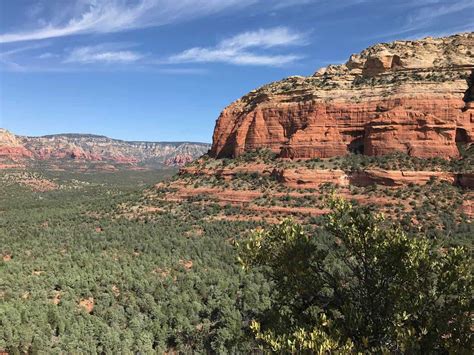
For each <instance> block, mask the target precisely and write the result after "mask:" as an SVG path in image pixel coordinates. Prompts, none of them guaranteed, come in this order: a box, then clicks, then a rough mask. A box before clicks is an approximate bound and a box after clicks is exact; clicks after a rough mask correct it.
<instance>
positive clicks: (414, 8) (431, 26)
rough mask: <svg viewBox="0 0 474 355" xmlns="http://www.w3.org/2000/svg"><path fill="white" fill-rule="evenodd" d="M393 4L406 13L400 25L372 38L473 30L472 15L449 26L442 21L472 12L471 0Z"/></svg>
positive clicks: (441, 34) (401, 2)
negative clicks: (466, 19)
mask: <svg viewBox="0 0 474 355" xmlns="http://www.w3.org/2000/svg"><path fill="white" fill-rule="evenodd" d="M394 6H395V8H398V9H402V10H403V12H404V13H406V14H408V15H404V17H403V19H402V22H403V24H402V26H400V27H399V28H398V29H396V30H394V31H390V32H385V33H379V34H377V35H376V36H373V37H372V38H383V37H389V38H390V37H393V36H400V35H404V38H407V39H410V38H420V37H423V36H443V35H449V34H453V33H456V32H463V31H473V30H474V20H473V18H472V16H471V17H470V19H469V20H468V21H467V22H466V21H464V22H462V23H461V22H458V23H456V24H453V25H451V26H450V25H448V24H446V23H443V21H445V19H447V18H449V17H452V16H457V14H471V13H474V1H473V0H448V1H447V0H418V1H413V0H400V1H399V2H397V3H395V4H394ZM468 18H469V16H468ZM441 24H442V25H441Z"/></svg>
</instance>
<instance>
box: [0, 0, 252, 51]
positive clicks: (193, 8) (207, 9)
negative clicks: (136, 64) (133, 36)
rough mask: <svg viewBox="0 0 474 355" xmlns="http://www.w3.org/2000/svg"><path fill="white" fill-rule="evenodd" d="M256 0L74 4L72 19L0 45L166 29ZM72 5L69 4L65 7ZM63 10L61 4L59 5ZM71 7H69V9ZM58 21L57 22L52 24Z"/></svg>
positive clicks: (3, 38)
mask: <svg viewBox="0 0 474 355" xmlns="http://www.w3.org/2000/svg"><path fill="white" fill-rule="evenodd" d="M256 1H257V0H75V2H74V3H73V6H72V8H74V11H73V14H72V16H70V17H69V18H67V19H66V20H64V19H62V16H60V15H59V13H61V12H64V8H57V9H54V10H55V12H57V13H58V15H57V16H53V19H52V20H51V21H50V22H48V23H46V24H45V25H44V26H42V27H40V28H36V29H33V30H29V31H21V32H12V33H4V34H0V43H8V42H20V41H30V40H41V39H46V38H54V37H63V36H70V35H76V34H85V33H110V32H119V31H124V30H130V29H137V28H144V27H150V26H159V25H165V24H168V23H174V22H178V21H183V20H186V19H189V18H195V17H199V16H203V15H209V14H212V13H216V12H220V11H223V10H225V9H228V8H231V7H237V6H245V5H248V4H251V3H255V2H256ZM66 4H67V5H71V4H70V3H69V4H68V3H66ZM62 5H63V6H67V5H64V3H62ZM70 7H71V6H70ZM55 18H58V19H60V20H54V19H55Z"/></svg>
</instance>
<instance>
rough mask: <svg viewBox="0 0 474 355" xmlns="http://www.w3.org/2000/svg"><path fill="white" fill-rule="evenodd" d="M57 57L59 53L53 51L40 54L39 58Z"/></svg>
mask: <svg viewBox="0 0 474 355" xmlns="http://www.w3.org/2000/svg"><path fill="white" fill-rule="evenodd" d="M56 57H58V55H57V54H54V53H51V52H46V53H43V54H40V55H39V56H38V58H39V59H51V58H56Z"/></svg>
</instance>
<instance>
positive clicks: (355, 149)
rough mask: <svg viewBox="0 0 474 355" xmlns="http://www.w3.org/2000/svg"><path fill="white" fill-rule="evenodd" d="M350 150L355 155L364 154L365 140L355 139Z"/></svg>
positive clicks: (350, 145)
mask: <svg viewBox="0 0 474 355" xmlns="http://www.w3.org/2000/svg"><path fill="white" fill-rule="evenodd" d="M348 149H349V152H351V153H353V154H364V139H363V138H362V137H359V138H356V139H354V140H353V141H351V142H350V143H349V146H348Z"/></svg>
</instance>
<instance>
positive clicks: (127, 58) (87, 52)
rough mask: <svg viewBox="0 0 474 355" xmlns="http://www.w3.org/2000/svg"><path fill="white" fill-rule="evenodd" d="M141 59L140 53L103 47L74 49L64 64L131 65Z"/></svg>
mask: <svg viewBox="0 0 474 355" xmlns="http://www.w3.org/2000/svg"><path fill="white" fill-rule="evenodd" d="M142 58H143V55H142V54H141V53H138V52H135V51H130V50H109V49H106V48H105V47H104V46H101V45H99V46H85V47H79V48H74V49H73V50H72V51H71V53H70V54H69V56H68V57H67V58H66V59H65V60H64V63H81V64H90V63H132V62H136V61H138V60H140V59H142Z"/></svg>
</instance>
